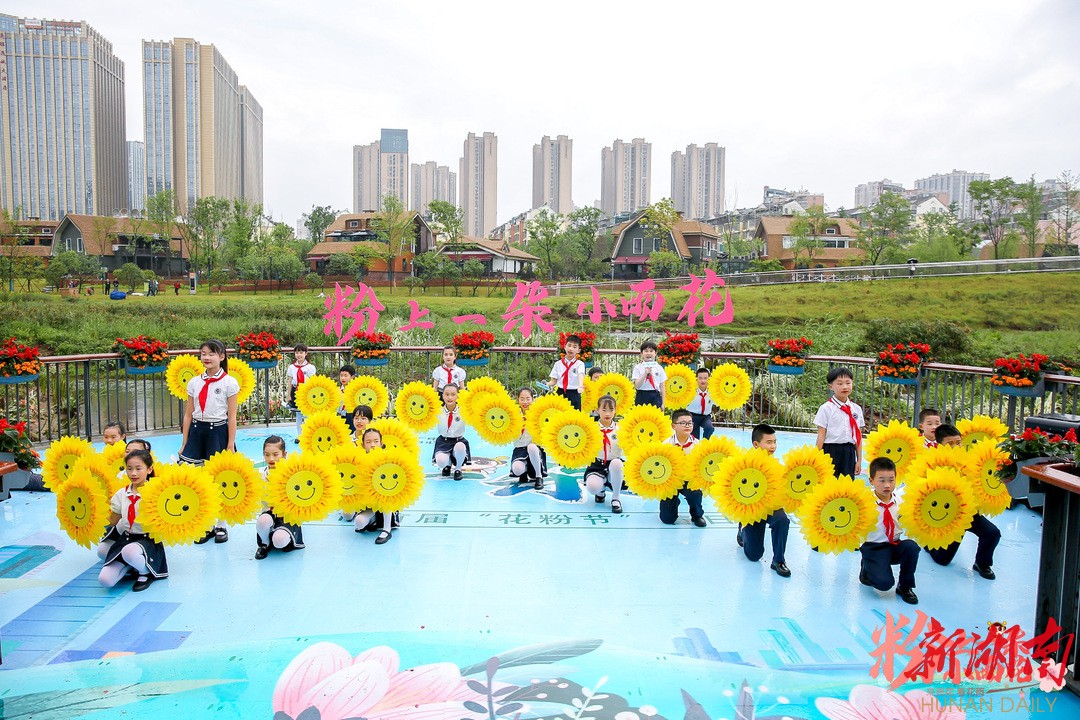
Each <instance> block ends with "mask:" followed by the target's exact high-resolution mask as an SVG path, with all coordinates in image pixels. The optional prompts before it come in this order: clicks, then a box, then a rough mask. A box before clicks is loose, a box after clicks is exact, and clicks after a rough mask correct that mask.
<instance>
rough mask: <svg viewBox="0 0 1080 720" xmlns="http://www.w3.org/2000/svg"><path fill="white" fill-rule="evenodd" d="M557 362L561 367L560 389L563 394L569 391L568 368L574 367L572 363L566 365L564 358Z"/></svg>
mask: <svg viewBox="0 0 1080 720" xmlns="http://www.w3.org/2000/svg"><path fill="white" fill-rule="evenodd" d="M559 362H561V363H562V366H563V374H562V389H563V392H566V391H567V390H569V389H570V368H572V367H574V363H573V362H572V363H569V364H567V362H566V358H563V359H562V360H560V361H559ZM574 362H577V360H575V361H574Z"/></svg>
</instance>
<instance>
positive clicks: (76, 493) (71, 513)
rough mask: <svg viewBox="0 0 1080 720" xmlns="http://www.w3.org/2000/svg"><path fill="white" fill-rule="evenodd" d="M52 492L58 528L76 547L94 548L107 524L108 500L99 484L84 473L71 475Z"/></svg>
mask: <svg viewBox="0 0 1080 720" xmlns="http://www.w3.org/2000/svg"><path fill="white" fill-rule="evenodd" d="M53 492H54V493H55V495H56V519H57V520H59V521H60V527H61V528H63V530H64V532H66V533H67V534H68V537H69V538H71V539H72V540H74V541H75V543H76V544H78V545H82V546H83V547H85V548H92V547H94V545H95V544H96V543H97V542H98V540H100V539H101V534H102V531H103V530H104V528H105V526H106V525H107V524H108V523H109V498H108V496H107V495H105V491H104V490H102V488H101V485H100V484H99V483H98V481H97V480H96V479H94V478H93V477H91V476H90V475H89V474H88V473H72V475H71V477H69V478H68V479H67V480H65V481H63V482H61V483H60V484H58V485H57V486H56V487H55V488H54V489H53Z"/></svg>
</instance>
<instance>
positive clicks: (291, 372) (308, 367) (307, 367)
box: [285, 360, 319, 387]
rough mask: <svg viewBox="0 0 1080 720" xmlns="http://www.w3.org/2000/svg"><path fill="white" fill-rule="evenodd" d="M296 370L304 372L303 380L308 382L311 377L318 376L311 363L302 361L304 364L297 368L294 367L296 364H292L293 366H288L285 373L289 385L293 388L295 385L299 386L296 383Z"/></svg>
mask: <svg viewBox="0 0 1080 720" xmlns="http://www.w3.org/2000/svg"><path fill="white" fill-rule="evenodd" d="M297 369H300V370H303V371H304V380H309V379H311V378H312V377H313V376H315V375H318V374H319V371H318V370H316V369H315V366H314V365H312V364H311V363H309V362H308V361H306V360H305V361H304V364H303V365H301V366H300V367H299V368H297V367H296V363H293V364H291V365H289V369H288V370H286V371H285V372H286V373H287V374H288V376H289V384H290V385H292V386H293V387H296V386H297V385H299V383H298V382H297V381H296V371H297Z"/></svg>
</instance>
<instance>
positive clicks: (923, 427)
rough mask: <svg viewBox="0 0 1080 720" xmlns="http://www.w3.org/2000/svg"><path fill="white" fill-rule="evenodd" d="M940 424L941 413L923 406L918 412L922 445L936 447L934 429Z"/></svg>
mask: <svg viewBox="0 0 1080 720" xmlns="http://www.w3.org/2000/svg"><path fill="white" fill-rule="evenodd" d="M940 425H941V413H939V412H938V411H937V410H935V409H934V408H923V409H922V411H920V412H919V432H921V433H922V438H923V445H925V446H926V447H928V448H932V447H937V446H938V441H937V439H936V438H935V436H934V431H935V430H937V428H938V426H940Z"/></svg>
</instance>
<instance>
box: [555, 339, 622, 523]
mask: <svg viewBox="0 0 1080 720" xmlns="http://www.w3.org/2000/svg"><path fill="white" fill-rule="evenodd" d="M566 344H567V346H569V345H570V341H569V340H567V341H566ZM596 412H597V414H598V417H597V422H598V423H600V432H601V433H603V435H604V442H603V444H602V445H601V446H600V452H599V453H598V454H597V456H596V459H595V460H593V461H592V464H591V465H589V466H588V467H587V468H585V489H586V490H587V491H588V492H590V493H592V495H593V499H594V500H596V502H598V503H602V502H604V488H605V487H609V488H611V512H613V513H615V514H616V515H618V514H619V513H621V512H622V500H620V499H619V493H620V492H622V488H623V458H622V451H621V450H620V449H619V438H618V434H617V433H618V429H619V426H618V425H617V424H616V423H615V398H613V397H612V396H611V395H604V396H602V397H601V398H600V399H599V400H597V401H596Z"/></svg>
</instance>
